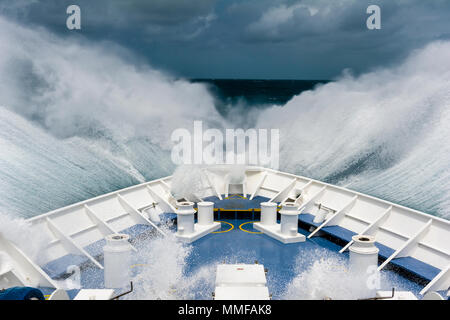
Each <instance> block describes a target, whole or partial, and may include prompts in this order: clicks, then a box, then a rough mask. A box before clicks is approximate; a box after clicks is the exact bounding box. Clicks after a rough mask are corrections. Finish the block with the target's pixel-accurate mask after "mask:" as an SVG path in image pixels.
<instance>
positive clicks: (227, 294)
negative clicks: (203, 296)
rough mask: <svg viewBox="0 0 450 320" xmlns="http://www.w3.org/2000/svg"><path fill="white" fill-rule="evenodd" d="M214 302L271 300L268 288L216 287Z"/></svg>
mask: <svg viewBox="0 0 450 320" xmlns="http://www.w3.org/2000/svg"><path fill="white" fill-rule="evenodd" d="M214 293H215V295H214V300H270V295H269V288H267V287H216V291H215V292H214Z"/></svg>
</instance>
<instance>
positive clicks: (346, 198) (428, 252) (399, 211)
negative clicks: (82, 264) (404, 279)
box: [0, 166, 450, 293]
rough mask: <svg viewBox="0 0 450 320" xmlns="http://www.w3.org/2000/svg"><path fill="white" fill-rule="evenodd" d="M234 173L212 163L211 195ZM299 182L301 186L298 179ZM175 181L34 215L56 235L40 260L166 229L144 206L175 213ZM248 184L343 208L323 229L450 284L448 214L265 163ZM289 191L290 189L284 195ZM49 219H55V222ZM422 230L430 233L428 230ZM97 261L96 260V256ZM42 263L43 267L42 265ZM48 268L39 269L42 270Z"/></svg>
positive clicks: (262, 191) (308, 206)
mask: <svg viewBox="0 0 450 320" xmlns="http://www.w3.org/2000/svg"><path fill="white" fill-rule="evenodd" d="M226 174H227V166H218V167H217V168H215V167H211V168H208V171H207V177H208V179H209V181H210V185H211V186H212V187H211V188H209V189H208V190H209V191H208V192H210V194H208V195H207V196H218V197H219V198H220V197H221V195H222V194H224V193H225V189H226V188H225V181H224V179H225V176H226ZM294 180H295V183H294V185H291V183H292V182H294ZM170 184H171V177H165V178H162V179H158V180H154V181H151V182H146V183H143V184H139V185H136V186H132V187H129V188H125V189H122V190H119V191H116V192H112V193H108V194H105V195H102V196H99V197H95V198H93V199H89V200H86V201H82V202H79V203H76V204H73V205H70V206H67V207H64V208H60V209H57V210H54V211H51V212H48V213H45V214H42V215H40V216H36V217H33V218H31V219H29V220H28V221H29V222H30V223H31V228H33V229H35V230H37V231H39V232H42V234H44V235H47V236H48V237H49V239H50V240H49V243H48V246H47V249H46V250H45V252H44V253H43V258H44V261H43V262H41V264H40V266H42V265H43V264H45V263H46V262H49V261H52V260H55V259H58V258H60V257H62V256H64V255H66V254H68V253H70V252H75V253H77V254H84V255H86V254H85V253H84V252H83V251H84V249H83V248H85V247H87V246H89V245H91V244H93V243H95V242H97V241H99V240H101V239H103V238H104V236H105V234H106V233H113V232H114V233H115V232H121V231H122V230H124V229H127V228H130V227H133V226H134V225H136V224H146V225H149V226H151V227H152V228H155V229H156V230H157V232H160V233H163V232H162V231H161V230H159V229H158V227H157V226H156V225H154V224H153V223H152V222H151V221H149V220H148V219H147V218H146V217H145V216H144V215H143V214H142V213H141V212H140V211H139V210H141V209H142V208H145V207H147V206H150V205H156V206H157V207H158V208H159V209H160V210H161V211H163V212H175V208H174V202H173V201H174V199H173V197H172V196H171V195H170ZM288 186H289V188H287V187H288ZM291 186H292V188H291ZM245 188H246V191H245V192H247V191H249V192H248V193H250V194H251V197H250V198H251V199H253V198H254V197H256V196H263V197H267V198H269V199H275V198H277V200H280V201H283V200H286V199H287V198H292V199H295V196H296V193H297V192H298V191H299V190H302V197H301V198H302V199H297V200H296V203H297V204H298V205H300V212H302V213H309V214H312V215H313V216H315V214H316V213H317V205H316V204H317V203H320V204H321V205H324V206H326V207H329V208H332V209H334V210H336V212H335V213H334V214H329V215H328V216H327V217H326V218H327V219H326V220H325V222H324V223H322V225H321V227H319V228H320V229H321V228H323V227H324V226H327V225H338V226H341V227H343V228H345V229H348V230H350V231H353V232H355V233H356V234H369V235H371V236H375V238H376V241H377V242H378V243H380V244H382V245H385V246H387V247H389V248H392V249H393V250H394V251H395V252H396V255H395V257H399V256H403V255H409V256H411V257H413V258H415V259H418V260H420V261H423V262H425V263H427V264H429V265H432V266H434V267H436V268H438V269H440V270H442V272H441V273H440V274H439V275H437V276H436V278H435V279H434V280H433V281H431V282H430V283H429V285H428V286H427V287H426V288H424V290H425V291H424V293H425V292H426V291H428V290H430V289H431V290H437V289H435V288H436V287H438V288H444V289H446V288H448V287H449V286H450V276H449V275H448V274H449V271H448V266H449V265H450V221H448V220H445V219H443V218H439V217H436V216H432V215H428V214H425V213H423V212H420V211H417V210H413V209H410V208H406V207H404V206H400V205H397V204H394V203H391V202H388V201H384V200H381V199H377V198H375V197H371V196H368V195H365V194H361V193H358V192H355V191H351V190H349V189H346V188H342V187H338V186H334V185H330V184H327V183H323V182H320V181H317V180H314V179H309V178H306V177H301V176H296V175H293V174H289V173H283V172H279V171H276V170H272V169H267V168H261V167H247V169H246V186H245ZM283 191H288V192H285V193H284V194H283ZM282 194H283V196H281V195H282ZM277 195H279V196H280V197H277ZM347 205H348V207H346V206H347ZM47 218H48V219H50V220H51V222H50V223H48V220H47ZM55 226H56V228H55ZM319 228H317V229H316V230H315V231H314V232H313V233H312V234H310V236H313V235H314V234H317V232H318V231H320V229H319ZM421 230H422V231H423V232H420V231H421ZM5 241H6V242H8V241H7V240H5ZM350 245H351V243H349V244H347V245H346V246H345V247H344V248H343V250H341V251H342V252H343V251H345V249H347V248H348V247H349V246H350ZM23 256H24V257H25V258H26V259H27V261H30V262H31V261H32V260H31V259H29V258H28V257H26V255H23ZM86 256H87V255H86ZM395 257H393V259H394V258H395ZM14 259H17V260H14ZM89 259H90V260H91V261H93V260H94V261H96V260H95V259H94V258H93V257H90V258H89ZM92 259H93V260H92ZM13 260H14V261H15V263H16V265H20V266H22V265H26V264H27V263H25V262H23V261H22V260H21V259H20V258H13ZM19 261H20V262H19ZM94 263H95V262H94ZM97 263H98V262H97ZM34 264H35V263H34ZM35 266H37V264H35ZM37 267H38V270H39V269H40V267H39V266H37ZM24 269H26V270H22V271H21V272H23V273H24V274H25V275H30V274H32V273H33V272H36V271H32V270H31V269H34V268H31V269H30V271H28V268H25V267H24ZM40 271H41V270H40ZM40 271H37V272H38V274H40V273H39V272H40ZM10 274H11V273H10ZM0 279H1V276H0ZM47 281H48V280H47Z"/></svg>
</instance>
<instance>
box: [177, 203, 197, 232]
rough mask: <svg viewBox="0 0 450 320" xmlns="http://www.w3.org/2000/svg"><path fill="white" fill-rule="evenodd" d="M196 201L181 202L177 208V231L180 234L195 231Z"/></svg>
mask: <svg viewBox="0 0 450 320" xmlns="http://www.w3.org/2000/svg"><path fill="white" fill-rule="evenodd" d="M194 214H195V210H194V203H193V202H188V201H185V202H181V203H179V204H178V209H177V233H178V234H179V235H189V234H192V233H194Z"/></svg>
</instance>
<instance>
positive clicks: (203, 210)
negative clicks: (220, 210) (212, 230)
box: [197, 201, 214, 225]
mask: <svg viewBox="0 0 450 320" xmlns="http://www.w3.org/2000/svg"><path fill="white" fill-rule="evenodd" d="M197 208H198V212H197V214H198V224H200V225H211V224H213V223H214V202H210V201H204V202H199V203H197Z"/></svg>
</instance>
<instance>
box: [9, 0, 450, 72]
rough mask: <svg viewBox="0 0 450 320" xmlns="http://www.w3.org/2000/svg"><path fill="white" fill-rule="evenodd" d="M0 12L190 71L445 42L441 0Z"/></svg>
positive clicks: (351, 56)
mask: <svg viewBox="0 0 450 320" xmlns="http://www.w3.org/2000/svg"><path fill="white" fill-rule="evenodd" d="M70 4H77V5H79V6H80V8H81V19H82V21H81V26H82V29H81V30H80V31H70V30H68V29H67V28H66V23H65V21H66V18H67V14H66V8H67V7H68V6H69V5H70ZM371 4H377V5H379V6H380V7H381V20H382V21H381V23H382V28H381V30H368V29H367V27H366V19H367V18H368V16H369V15H368V14H367V13H366V9H367V7H368V6H369V5H371ZM0 12H1V14H2V15H3V16H6V17H9V18H10V19H12V20H16V21H18V22H19V23H20V24H22V25H26V26H32V27H36V26H43V27H45V28H47V29H49V30H51V31H53V32H55V33H57V34H59V35H62V36H63V37H74V38H83V39H87V40H88V41H95V42H99V41H108V42H113V43H116V44H118V45H120V46H122V47H125V48H127V49H128V50H130V51H131V52H133V53H135V54H136V56H137V57H140V58H141V59H137V60H142V59H143V60H144V61H148V63H150V64H151V65H153V66H154V67H156V68H159V69H162V70H166V71H169V72H170V73H172V74H174V75H176V76H182V77H189V78H241V79H333V78H335V77H337V76H339V75H340V74H341V73H342V71H343V70H344V69H350V70H352V72H353V73H355V74H359V73H361V72H365V71H369V70H372V69H374V68H377V67H382V66H389V65H392V64H396V63H398V61H400V60H402V59H403V58H404V57H405V56H406V55H407V54H408V53H410V52H411V51H412V50H414V49H417V48H420V47H423V46H424V45H425V44H427V43H429V42H431V41H435V40H439V39H444V40H445V39H450V1H449V0H426V1H424V0H128V1H126V0H95V1H93V0H69V1H67V0H0ZM0 46H1V44H0Z"/></svg>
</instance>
